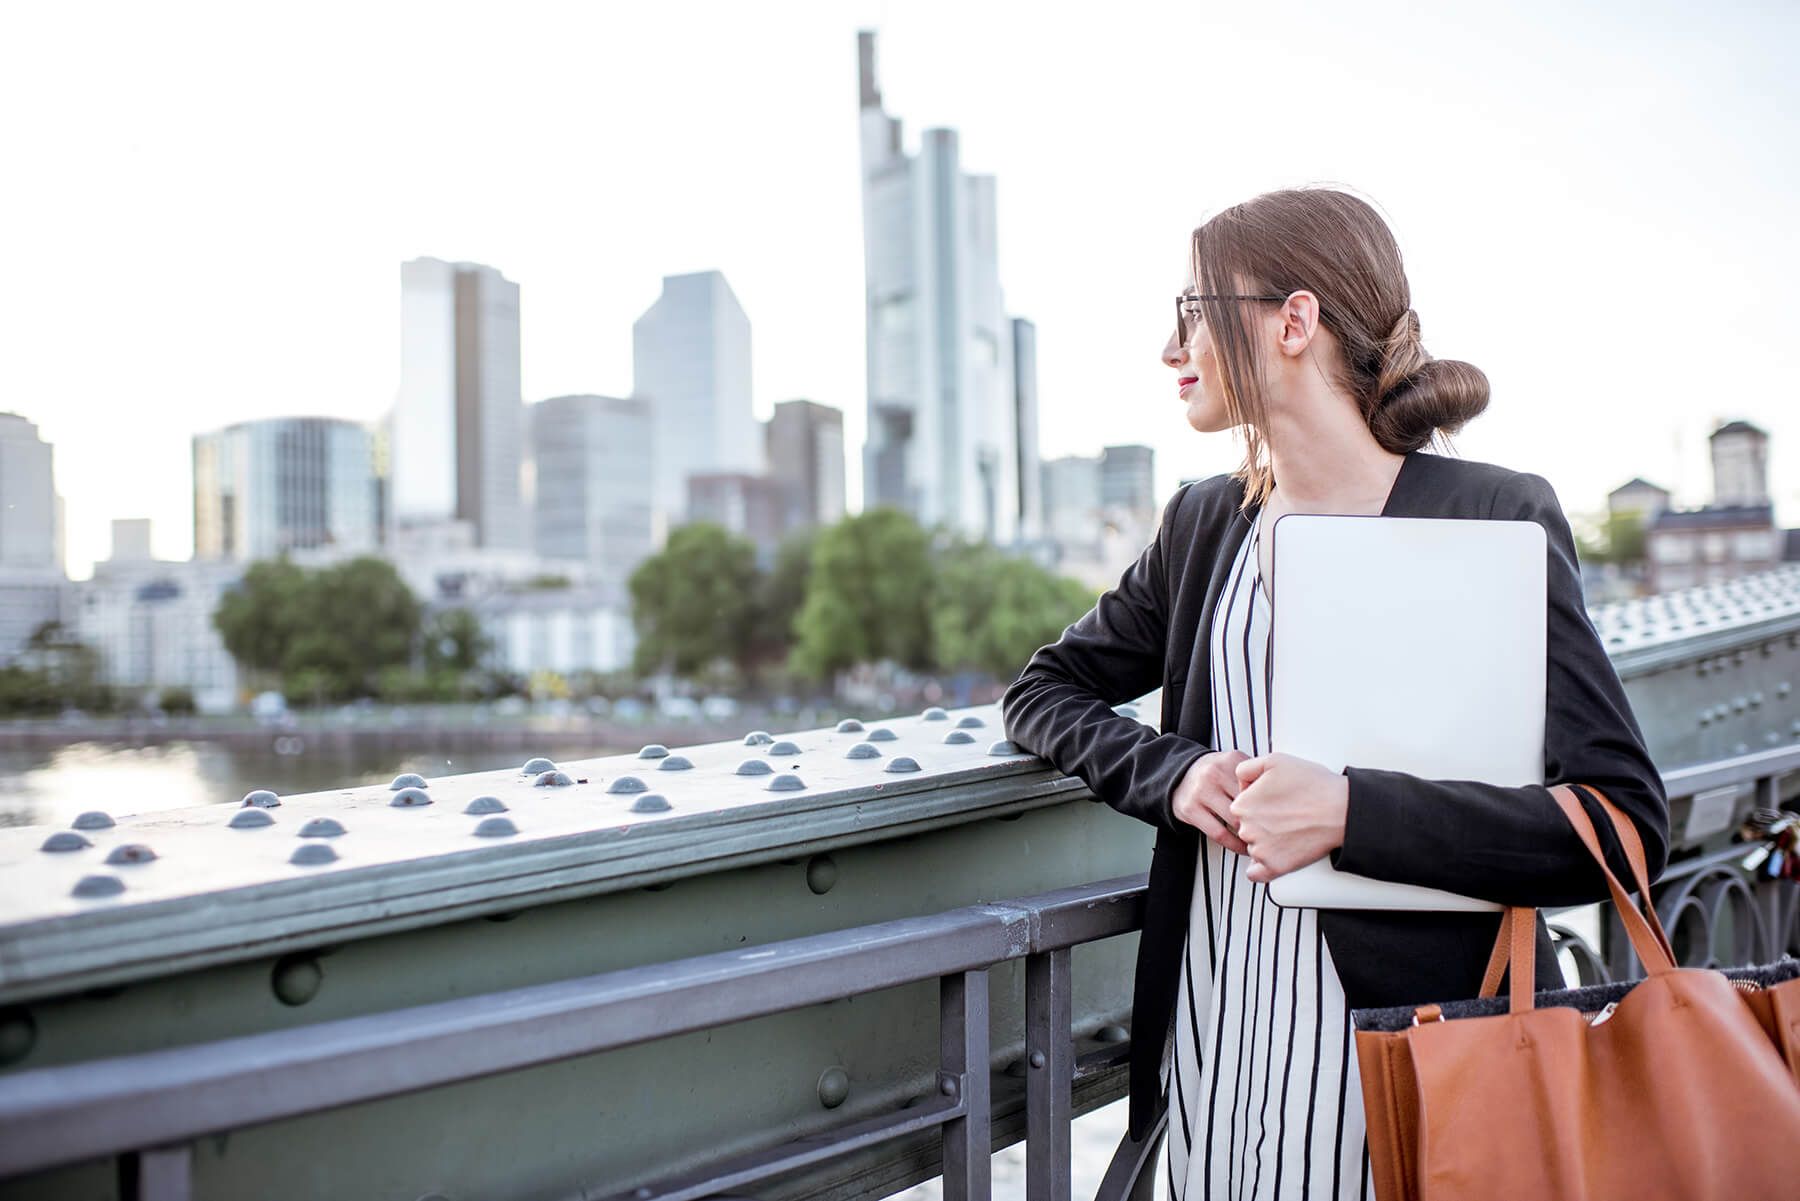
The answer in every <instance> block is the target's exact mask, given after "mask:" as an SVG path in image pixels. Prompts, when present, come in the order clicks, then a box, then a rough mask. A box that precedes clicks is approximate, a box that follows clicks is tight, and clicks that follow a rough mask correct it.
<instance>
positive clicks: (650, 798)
mask: <svg viewBox="0 0 1800 1201" xmlns="http://www.w3.org/2000/svg"><path fill="white" fill-rule="evenodd" d="M668 808H669V798H668V797H665V796H664V795H663V794H662V793H660V792H646V793H645V794H644V795H643V796H641V797H639V798H638V799H637V800H635V801H633V802H631V811H632V812H633V813H663V812H666V811H667V810H668Z"/></svg>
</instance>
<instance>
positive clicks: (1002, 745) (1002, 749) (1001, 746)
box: [988, 739, 1024, 755]
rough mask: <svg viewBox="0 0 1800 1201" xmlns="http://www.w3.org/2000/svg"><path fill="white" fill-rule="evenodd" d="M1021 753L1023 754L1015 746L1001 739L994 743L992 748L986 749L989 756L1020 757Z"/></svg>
mask: <svg viewBox="0 0 1800 1201" xmlns="http://www.w3.org/2000/svg"><path fill="white" fill-rule="evenodd" d="M1023 753H1024V752H1023V751H1021V750H1019V748H1018V747H1017V746H1015V745H1013V744H1012V743H1010V742H1008V741H1006V740H1005V739H1001V740H1000V741H999V742H996V743H995V744H994V745H993V746H990V747H989V748H988V754H990V755H1020V754H1023Z"/></svg>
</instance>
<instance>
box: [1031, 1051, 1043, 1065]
mask: <svg viewBox="0 0 1800 1201" xmlns="http://www.w3.org/2000/svg"><path fill="white" fill-rule="evenodd" d="M1031 1066H1032V1067H1034V1068H1041V1067H1043V1066H1044V1053H1043V1052H1042V1051H1033V1052H1032V1053H1031Z"/></svg>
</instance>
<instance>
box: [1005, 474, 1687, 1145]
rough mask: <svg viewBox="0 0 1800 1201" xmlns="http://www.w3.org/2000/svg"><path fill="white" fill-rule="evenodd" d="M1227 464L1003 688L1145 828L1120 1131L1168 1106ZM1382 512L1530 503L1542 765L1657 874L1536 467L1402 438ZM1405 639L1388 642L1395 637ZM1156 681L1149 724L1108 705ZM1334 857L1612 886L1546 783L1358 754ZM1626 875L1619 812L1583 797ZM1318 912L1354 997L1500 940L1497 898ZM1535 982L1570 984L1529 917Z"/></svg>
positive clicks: (1631, 753) (1438, 997) (1657, 792)
mask: <svg viewBox="0 0 1800 1201" xmlns="http://www.w3.org/2000/svg"><path fill="white" fill-rule="evenodd" d="M1242 499H1243V488H1242V485H1241V484H1240V483H1239V482H1238V481H1237V480H1234V479H1232V478H1230V477H1228V476H1219V477H1216V478H1214V479H1210V480H1205V481H1202V482H1200V483H1195V484H1189V485H1187V486H1186V487H1184V488H1182V489H1181V490H1180V491H1179V492H1177V493H1176V494H1175V497H1174V499H1173V500H1171V501H1170V502H1169V505H1168V507H1167V508H1166V509H1165V510H1164V512H1163V520H1162V526H1161V528H1160V529H1159V530H1158V531H1157V534H1156V540H1155V541H1154V542H1152V543H1151V545H1150V546H1149V547H1148V548H1147V549H1146V550H1145V551H1144V553H1143V554H1142V555H1141V556H1140V557H1139V558H1138V561H1137V562H1136V563H1134V564H1133V565H1132V566H1131V567H1130V568H1129V569H1127V570H1126V572H1125V574H1124V576H1123V577H1122V578H1121V579H1120V580H1119V583H1118V585H1117V587H1115V588H1113V589H1112V590H1111V591H1109V592H1107V593H1106V594H1105V595H1103V596H1102V597H1101V598H1100V600H1099V602H1098V603H1097V604H1096V605H1095V606H1094V608H1093V610H1092V611H1091V612H1089V613H1088V614H1087V615H1086V616H1084V617H1082V618H1081V620H1079V621H1077V622H1076V623H1075V624H1074V625H1072V626H1070V627H1069V628H1068V629H1067V630H1065V631H1063V635H1062V637H1061V639H1059V640H1058V641H1057V642H1056V643H1055V644H1054V645H1052V646H1047V647H1044V648H1043V649H1042V650H1040V651H1038V652H1037V653H1036V654H1035V655H1033V656H1032V658H1031V661H1030V662H1029V663H1028V664H1027V665H1026V667H1025V670H1024V672H1023V673H1022V674H1021V675H1020V676H1019V678H1018V680H1017V681H1015V682H1014V683H1013V685H1012V686H1011V687H1010V688H1009V689H1007V692H1006V696H1005V699H1004V700H1003V701H1002V705H1003V710H1004V713H1005V715H1006V729H1007V736H1008V737H1009V738H1011V739H1012V740H1013V741H1014V742H1015V743H1017V744H1018V745H1019V746H1020V747H1023V748H1025V749H1027V750H1030V751H1033V752H1035V753H1037V754H1039V755H1042V756H1043V757H1044V758H1046V759H1048V760H1049V761H1050V762H1051V763H1052V764H1054V765H1055V766H1056V767H1057V768H1059V769H1060V770H1062V771H1063V772H1066V773H1067V774H1069V775H1072V776H1077V777H1079V778H1080V779H1081V780H1083V781H1084V782H1085V783H1086V784H1087V785H1088V787H1089V788H1091V789H1092V790H1093V791H1094V794H1095V795H1096V796H1097V797H1098V798H1099V799H1101V800H1103V801H1105V802H1106V803H1107V804H1109V805H1111V806H1113V807H1114V808H1115V809H1117V810H1119V811H1120V812H1121V813H1125V814H1128V815H1130V816H1132V817H1135V818H1138V819H1140V820H1142V821H1146V822H1149V823H1150V824H1151V825H1153V826H1155V827H1156V829H1157V837H1156V849H1155V851H1154V853H1153V854H1152V857H1151V862H1150V883H1149V891H1148V896H1147V901H1146V905H1145V911H1144V929H1143V933H1142V936H1141V938H1140V940H1139V943H1138V959H1137V980H1136V984H1135V988H1134V995H1133V1020H1132V1027H1133V1037H1132V1052H1131V1132H1132V1134H1133V1136H1134V1137H1140V1138H1141V1137H1142V1136H1143V1135H1144V1133H1145V1132H1146V1131H1147V1130H1148V1129H1149V1128H1150V1127H1151V1125H1152V1124H1153V1123H1154V1121H1155V1119H1156V1116H1157V1113H1158V1106H1159V1104H1161V1103H1162V1102H1163V1098H1162V1088H1161V1075H1162V1067H1163V1057H1164V1056H1165V1055H1166V1054H1167V1051H1168V1047H1169V1042H1170V1039H1171V1037H1172V1035H1173V1028H1174V1010H1175V997H1176V978H1177V976H1178V974H1179V972H1180V968H1181V952H1182V943H1183V940H1184V939H1185V938H1186V936H1187V917H1188V906H1189V902H1190V898H1191V896H1192V893H1193V880H1194V871H1195V865H1196V862H1197V855H1198V852H1199V838H1200V834H1199V832H1198V831H1197V830H1195V829H1194V828H1193V827H1191V826H1188V825H1185V824H1183V823H1181V822H1178V821H1177V820H1176V819H1175V817H1174V814H1173V809H1172V807H1171V794H1172V792H1173V789H1174V787H1175V785H1176V783H1177V782H1179V781H1180V779H1181V777H1182V775H1183V773H1184V772H1186V770H1187V768H1188V765H1189V764H1191V763H1192V762H1193V761H1194V760H1195V759H1197V758H1199V757H1200V756H1201V755H1203V754H1205V753H1206V752H1207V751H1209V750H1212V749H1215V748H1214V743H1213V731H1212V690H1211V683H1212V682H1211V680H1210V679H1209V678H1208V673H1209V668H1208V665H1209V663H1210V661H1211V660H1210V658H1209V655H1208V650H1207V647H1208V641H1209V636H1210V633H1211V628H1212V615H1213V611H1214V609H1215V608H1216V606H1217V605H1218V601H1219V593H1220V591H1221V589H1222V588H1223V587H1224V584H1225V577H1226V575H1227V573H1228V572H1229V570H1230V566H1231V563H1232V560H1233V559H1234V557H1235V556H1236V554H1237V551H1238V547H1239V546H1240V545H1241V544H1242V542H1243V539H1244V537H1245V535H1246V534H1247V533H1248V532H1249V529H1250V519H1251V517H1253V516H1254V513H1240V512H1239V504H1240V503H1241V501H1242ZM1382 514H1383V515H1384V516H1394V517H1462V518H1492V519H1512V520H1521V519H1523V520H1530V521H1535V522H1537V523H1538V524H1539V525H1541V526H1543V527H1544V530H1545V533H1546V534H1547V536H1548V537H1547V541H1548V543H1549V575H1548V589H1549V597H1548V601H1549V613H1548V622H1549V629H1548V680H1547V686H1546V694H1547V695H1546V700H1547V705H1546V709H1545V728H1544V778H1545V780H1547V781H1549V782H1550V783H1552V784H1556V783H1564V782H1574V781H1580V782H1583V783H1588V784H1592V785H1594V786H1596V787H1598V788H1599V789H1601V790H1602V791H1603V792H1605V793H1606V794H1607V796H1608V797H1610V798H1611V799H1612V801H1613V802H1614V803H1615V804H1617V805H1618V806H1619V807H1620V808H1621V809H1622V810H1624V812H1625V813H1626V814H1628V815H1629V816H1630V817H1631V819H1632V821H1633V823H1634V824H1635V825H1636V826H1637V829H1638V833H1639V835H1640V836H1641V837H1642V839H1643V842H1644V852H1645V855H1646V856H1647V857H1648V859H1649V863H1650V871H1651V876H1652V878H1653V879H1654V878H1655V876H1656V875H1658V874H1660V873H1661V871H1662V869H1663V867H1664V865H1665V863H1666V861H1667V857H1668V831H1669V815H1668V799H1667V797H1666V796H1665V795H1664V793H1663V787H1662V779H1661V776H1660V775H1659V773H1658V772H1657V770H1656V767H1655V766H1654V765H1653V764H1652V763H1651V762H1650V756H1649V754H1648V753H1647V752H1646V751H1645V749H1644V740H1643V735H1642V734H1641V733H1639V731H1638V726H1637V722H1636V721H1635V719H1634V718H1633V717H1632V714H1631V709H1630V707H1629V705H1628V704H1627V703H1626V700H1625V692H1624V689H1623V688H1622V687H1621V686H1620V684H1619V677H1618V674H1617V673H1616V672H1615V671H1614V670H1613V667H1612V663H1611V662H1610V660H1608V659H1607V657H1606V652H1605V650H1604V649H1603V648H1602V647H1601V645H1600V640H1599V638H1598V636H1597V635H1596V634H1595V633H1594V628H1593V626H1592V624H1591V623H1590V622H1589V621H1588V617H1587V610H1586V607H1585V605H1584V603H1583V600H1582V592H1581V577H1580V574H1579V572H1578V570H1577V567H1576V562H1575V546H1574V541H1573V539H1572V538H1571V536H1570V534H1569V525H1568V522H1567V521H1566V520H1565V519H1564V518H1563V514H1562V509H1561V508H1560V507H1559V506H1558V504H1557V501H1556V495H1555V493H1554V492H1552V491H1551V488H1550V485H1549V484H1548V483H1546V482H1545V481H1544V480H1543V479H1541V478H1539V477H1538V476H1535V475H1526V474H1522V473H1519V472H1514V471H1508V470H1506V469H1505V468H1502V467H1495V466H1492V465H1489V464H1486V463H1472V462H1468V461H1465V460H1462V459H1454V458H1448V457H1444V456H1439V455H1432V454H1422V453H1417V452H1415V453H1413V454H1409V455H1407V456H1406V459H1405V461H1404V462H1403V463H1402V464H1401V467H1400V473H1399V475H1398V477H1397V478H1396V479H1395V481H1394V487H1393V491H1392V492H1391V493H1390V495H1389V497H1388V501H1387V505H1386V507H1385V508H1384V509H1383V510H1382ZM1414 649H1417V648H1411V647H1396V648H1395V653H1396V654H1405V653H1409V652H1410V651H1412V650H1414ZM1159 684H1160V685H1161V686H1162V689H1163V694H1162V721H1161V731H1162V732H1161V733H1156V732H1154V731H1152V730H1151V729H1150V728H1149V727H1147V726H1145V725H1143V724H1142V723H1140V722H1138V721H1137V720H1136V719H1134V718H1127V717H1121V716H1119V715H1118V714H1116V713H1114V712H1113V711H1112V706H1113V705H1115V704H1118V703H1119V702H1121V701H1125V700H1129V699H1131V698H1133V697H1137V696H1141V695H1143V694H1144V693H1146V692H1148V691H1150V690H1151V689H1153V688H1155V687H1156V686H1157V685H1159ZM1345 775H1347V776H1348V777H1349V779H1350V808H1349V816H1348V820H1347V824H1346V827H1345V831H1344V845H1343V846H1342V847H1341V848H1339V849H1338V850H1336V851H1334V852H1332V860H1333V862H1334V863H1335V864H1336V865H1337V866H1339V867H1341V868H1343V869H1344V870H1346V871H1352V872H1356V873H1358V874H1360V875H1365V876H1372V877H1374V878H1376V879H1382V880H1396V881H1401V882H1404V883H1409V884H1423V885H1428V886H1430V887H1433V888H1442V889H1447V890H1449V891H1452V892H1458V893H1462V894H1465V895H1470V896H1477V897H1481V898H1484V899H1487V900H1491V901H1497V902H1501V903H1503V904H1508V905H1531V906H1558V905H1573V904H1582V903H1586V902H1590V901H1598V900H1602V899H1604V898H1605V897H1606V895H1607V892H1606V885H1605V882H1604V880H1603V879H1602V878H1601V876H1600V873H1599V871H1598V870H1597V869H1596V868H1595V866H1594V862H1593V860H1592V858H1591V857H1590V856H1589V855H1588V853H1587V851H1586V850H1585V849H1584V848H1583V846H1582V844H1581V842H1580V840H1579V839H1578V838H1577V837H1576V836H1575V834H1574V832H1573V831H1572V830H1571V829H1570V828H1569V825H1568V821H1567V819H1566V818H1565V817H1564V816H1563V815H1562V811H1561V810H1560V809H1558V808H1557V805H1556V802H1555V801H1554V800H1553V799H1552V798H1551V796H1550V794H1549V791H1548V789H1547V788H1545V787H1543V786H1538V785H1533V786H1530V787H1524V788H1502V787H1498V786H1495V785H1489V784H1479V783H1475V782H1472V781H1466V780H1422V779H1418V778H1416V777H1413V776H1409V775H1406V774H1404V773H1400V772H1389V771H1380V770H1376V769H1373V768H1362V767H1355V766H1352V767H1349V768H1346V769H1345ZM1583 804H1584V805H1587V806H1588V807H1589V810H1590V816H1591V817H1593V818H1594V821H1595V825H1596V826H1597V827H1598V828H1599V830H1600V831H1601V837H1602V840H1603V843H1604V844H1605V845H1606V847H1607V850H1608V855H1609V858H1610V859H1611V860H1612V862H1613V866H1614V870H1615V872H1617V873H1619V875H1620V878H1621V879H1629V877H1628V876H1627V875H1625V872H1626V870H1627V869H1626V867H1625V862H1624V859H1623V856H1622V855H1621V854H1620V852H1619V849H1618V847H1617V845H1616V840H1615V839H1614V838H1613V836H1612V834H1611V830H1610V825H1609V823H1608V822H1607V821H1606V820H1605V818H1604V817H1603V816H1602V815H1601V814H1600V813H1599V812H1598V810H1597V807H1595V806H1593V805H1592V804H1591V803H1590V802H1588V801H1587V800H1586V798H1585V797H1584V798H1583ZM1319 925H1320V929H1321V931H1322V932H1323V934H1324V937H1325V940H1326V943H1327V945H1328V946H1329V947H1330V948H1331V957H1332V960H1333V962H1334V963H1335V964H1336V966H1337V969H1338V974H1339V976H1340V977H1341V978H1342V980H1343V984H1344V993H1345V996H1346V998H1347V999H1348V1000H1349V1003H1350V1005H1351V1007H1352V1008H1365V1007H1370V1006H1386V1005H1412V1004H1425V1003H1428V1002H1433V1001H1444V1000H1452V999H1461V998H1466V997H1472V996H1474V995H1475V993H1476V992H1477V991H1478V989H1479V987H1480V984H1481V976H1482V972H1483V969H1484V968H1485V966H1486V964H1487V957H1488V954H1489V952H1490V951H1491V950H1492V949H1493V944H1494V937H1495V935H1496V933H1497V931H1498V926H1499V919H1498V918H1497V917H1495V916H1494V915H1492V914H1483V913H1477V914H1457V913H1416V912H1414V913H1386V912H1375V911H1351V910H1330V911H1323V912H1321V914H1320V918H1319ZM1537 958H1538V963H1537V972H1538V974H1537V979H1538V981H1539V987H1540V988H1554V987H1557V986H1558V985H1559V982H1560V981H1561V980H1562V975H1561V972H1560V971H1559V970H1558V967H1557V963H1556V956H1555V954H1554V952H1553V951H1552V949H1551V946H1550V941H1549V935H1548V933H1547V931H1546V930H1545V929H1544V927H1543V922H1542V919H1541V918H1540V919H1539V932H1538V957H1537Z"/></svg>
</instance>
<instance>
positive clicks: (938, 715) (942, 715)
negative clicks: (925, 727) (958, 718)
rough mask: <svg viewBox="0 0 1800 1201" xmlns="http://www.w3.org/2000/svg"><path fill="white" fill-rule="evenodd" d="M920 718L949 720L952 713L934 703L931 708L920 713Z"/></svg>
mask: <svg viewBox="0 0 1800 1201" xmlns="http://www.w3.org/2000/svg"><path fill="white" fill-rule="evenodd" d="M919 720H920V721H949V720H950V715H949V714H948V713H946V712H944V711H943V710H942V709H940V708H938V707H937V706H936V705H933V706H932V707H931V708H929V709H927V710H925V712H923V713H921V714H919Z"/></svg>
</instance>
